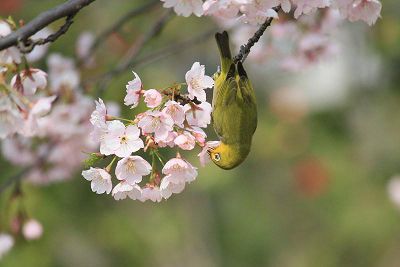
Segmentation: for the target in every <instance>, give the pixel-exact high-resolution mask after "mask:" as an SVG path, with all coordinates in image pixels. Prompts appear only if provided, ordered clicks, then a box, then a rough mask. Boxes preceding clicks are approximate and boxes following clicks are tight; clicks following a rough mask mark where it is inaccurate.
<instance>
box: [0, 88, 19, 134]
mask: <svg viewBox="0 0 400 267" xmlns="http://www.w3.org/2000/svg"><path fill="white" fill-rule="evenodd" d="M22 120H23V119H22V116H21V114H20V112H19V110H18V108H17V106H16V105H15V104H14V103H13V102H12V101H11V99H10V98H9V97H8V96H7V95H5V94H2V93H0V138H2V139H4V138H6V137H7V136H9V135H12V134H13V133H15V132H17V131H19V130H20V129H21V126H22Z"/></svg>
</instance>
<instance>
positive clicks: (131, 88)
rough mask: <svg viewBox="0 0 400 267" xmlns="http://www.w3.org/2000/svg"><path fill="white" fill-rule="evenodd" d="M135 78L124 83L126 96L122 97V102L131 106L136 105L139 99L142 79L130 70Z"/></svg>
mask: <svg viewBox="0 0 400 267" xmlns="http://www.w3.org/2000/svg"><path fill="white" fill-rule="evenodd" d="M132 73H133V75H135V78H134V79H133V80H132V81H129V82H128V84H127V85H126V96H125V98H124V104H125V105H126V106H131V108H135V107H137V105H138V104H139V99H140V91H141V90H142V81H141V80H140V77H139V76H138V75H137V74H136V72H134V71H132Z"/></svg>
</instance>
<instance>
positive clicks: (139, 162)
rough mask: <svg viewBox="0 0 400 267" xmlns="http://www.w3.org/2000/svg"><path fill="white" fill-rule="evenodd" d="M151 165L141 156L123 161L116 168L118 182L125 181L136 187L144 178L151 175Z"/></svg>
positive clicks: (130, 157)
mask: <svg viewBox="0 0 400 267" xmlns="http://www.w3.org/2000/svg"><path fill="white" fill-rule="evenodd" d="M151 169H152V168H151V165H150V164H149V163H148V162H147V161H146V160H144V159H143V158H142V157H140V156H129V157H126V158H123V159H121V160H120V161H118V163H117V167H116V168H115V175H116V176H117V179H118V180H125V181H126V182H127V183H129V184H131V185H134V184H136V183H140V182H141V181H142V177H143V176H146V175H149V174H150V172H151Z"/></svg>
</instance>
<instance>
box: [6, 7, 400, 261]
mask: <svg viewBox="0 0 400 267" xmlns="http://www.w3.org/2000/svg"><path fill="white" fill-rule="evenodd" d="M61 2H63V1H60V0H57V1H56V0H41V1H38V0H0V15H2V16H8V15H12V16H13V17H14V19H15V20H16V21H18V20H19V19H24V20H25V21H30V20H31V19H32V18H34V17H35V16H37V14H38V13H40V12H41V11H44V10H47V9H49V8H50V7H53V6H55V5H57V4H59V3H61ZM145 2H146V1H106V0H98V1H96V2H94V3H93V4H91V5H90V6H89V7H87V8H85V9H83V10H82V11H81V12H80V13H79V14H78V15H77V17H76V18H75V22H74V24H73V25H72V27H71V29H70V30H69V32H68V33H67V34H66V35H64V36H62V37H61V38H60V39H59V40H58V41H57V42H55V43H54V44H52V45H51V46H50V48H49V51H50V52H59V53H62V54H63V55H65V56H72V57H73V56H74V54H75V43H76V40H77V38H78V36H79V34H80V33H81V32H83V31H90V32H93V33H95V34H96V33H99V32H101V31H102V30H103V29H104V28H106V27H107V26H109V25H110V24H111V23H112V22H114V21H116V20H117V19H118V18H119V17H120V16H121V14H123V13H125V12H126V11H127V10H129V9H132V8H133V7H135V6H140V5H142V4H143V3H145ZM382 4H383V10H382V19H379V20H378V22H377V24H376V25H375V26H373V27H368V26H366V25H365V24H364V23H361V22H357V23H349V22H344V23H342V24H340V25H339V26H338V31H337V33H335V35H334V36H335V38H336V40H337V43H338V46H339V52H338V53H337V54H336V55H335V56H332V57H330V58H328V59H324V60H321V61H320V62H319V63H318V64H313V65H312V66H309V67H307V68H304V69H303V70H301V71H298V72H287V71H283V70H282V69H281V68H279V67H277V66H276V65H275V64H271V63H268V62H264V63H262V64H261V63H259V62H255V61H251V60H250V59H249V60H247V61H246V64H245V67H246V69H247V71H248V73H249V76H250V77H251V79H252V81H253V84H254V88H256V90H257V92H256V93H257V99H258V106H259V121H258V123H259V124H258V129H257V131H256V133H255V136H254V140H253V148H252V151H251V153H250V155H249V158H248V159H247V160H246V161H245V162H244V163H243V164H242V165H240V166H239V167H238V168H236V169H234V170H231V171H224V170H221V169H219V168H217V167H216V166H214V165H212V164H210V165H208V166H207V167H206V168H201V169H199V176H198V178H197V180H196V181H195V182H193V183H192V184H190V185H189V186H187V188H186V189H185V191H184V192H183V193H181V194H178V195H174V196H173V197H171V198H170V199H169V200H168V201H163V202H161V203H152V202H146V203H141V202H138V201H129V200H125V201H120V202H117V201H115V200H114V199H113V198H112V197H111V196H109V195H100V196H99V195H96V194H95V193H93V192H91V191H90V186H89V183H88V182H87V181H86V180H84V179H83V178H82V177H81V176H80V172H79V171H78V172H77V174H76V177H74V179H71V180H68V181H64V182H59V183H54V184H51V185H48V186H44V187H36V186H32V185H30V184H24V185H23V187H22V189H23V194H24V197H23V199H22V200H21V201H23V202H24V205H25V207H26V210H27V212H28V213H29V214H31V215H32V216H34V217H35V218H37V219H38V220H39V221H40V222H41V223H42V224H43V227H44V234H43V237H42V238H41V239H40V240H37V241H30V242H28V241H24V240H22V239H21V240H18V241H20V242H18V243H17V244H16V246H15V247H14V248H13V249H12V251H11V252H10V253H9V254H8V255H7V256H5V257H4V259H2V261H1V262H0V266H7V267H20V266H52V267H53V266H60V267H63V266H86V267H87V266H96V267H102V266H164V267H170V266H174V267H177V266H195V267H196V266H230V267H234V266H238V267H239V266H272V267H314V266H315V267H320V266H324V267H334V266H340V267H345V266H349V267H350V266H351V267H357V266H363V267H368V266H371V267H372V266H379V267H398V266H400V207H396V205H395V204H394V203H392V202H391V201H390V197H389V195H388V190H387V184H388V181H389V179H390V178H391V177H392V176H394V175H396V174H398V173H400V120H399V114H400V87H399V85H400V72H399V71H400V23H399V22H400V17H399V16H398V14H399V12H400V2H399V1H397V0H384V1H382ZM160 6H161V5H160ZM164 11H165V10H163V9H161V8H159V9H154V10H152V11H149V12H148V13H147V14H146V15H143V16H140V17H137V18H134V19H132V20H130V21H129V22H128V23H126V25H125V26H124V27H123V29H122V31H120V34H119V35H115V36H111V37H110V38H109V39H108V40H107V42H106V43H105V44H104V45H102V46H101V47H99V49H98V50H97V53H96V61H97V63H98V64H97V65H96V67H94V68H91V69H88V70H84V71H83V73H82V79H83V80H85V78H86V77H91V76H93V75H94V74H97V73H102V72H104V71H107V70H109V69H112V68H113V66H115V64H116V62H118V60H119V59H120V57H121V56H122V55H123V54H124V51H126V44H127V43H128V44H129V43H131V42H132V40H135V38H136V36H138V35H139V34H141V33H143V32H145V31H146V30H147V29H148V28H149V27H150V25H152V24H153V23H154V21H155V20H156V19H157V18H158V17H159V16H160V14H161V13H162V12H164ZM60 24H61V22H60V23H55V24H54V25H52V26H51V27H52V28H53V27H54V29H57V25H60ZM213 27H216V24H215V22H214V21H213V20H212V19H210V18H208V17H202V18H197V17H194V16H191V17H189V18H183V17H176V16H175V17H174V18H172V20H171V21H170V22H169V23H168V24H167V25H166V26H165V28H164V29H163V31H162V33H160V35H159V36H157V38H155V39H154V40H152V41H151V42H149V43H148V44H147V45H146V46H145V48H144V49H143V54H146V52H151V51H153V50H155V49H158V48H162V47H165V46H167V45H170V44H171V43H174V42H177V41H179V40H185V39H188V38H190V37H192V36H195V35H196V34H199V33H202V32H204V31H206V30H207V29H213ZM266 35H268V30H267V32H266ZM121 36H122V37H123V38H122V37H121ZM236 51H237V50H236ZM195 61H200V62H201V64H205V65H206V72H207V73H208V75H212V73H213V72H214V71H215V70H216V67H217V65H218V58H217V49H216V45H215V43H214V40H213V38H209V39H208V40H206V41H201V42H199V43H198V44H196V45H193V47H191V48H189V49H185V50H184V51H180V52H179V53H174V54H173V55H170V56H167V57H164V58H162V59H160V60H157V61H154V62H151V63H149V64H142V65H139V66H138V67H137V68H136V67H135V68H134V70H135V71H136V72H138V73H139V75H140V77H141V79H142V81H143V83H144V85H145V86H146V87H148V88H153V87H154V88H157V87H165V86H166V85H169V84H171V83H173V82H175V81H178V82H180V81H182V80H183V79H184V74H185V73H186V71H187V70H188V69H190V67H191V65H192V63H193V62H195ZM36 66H37V67H40V68H41V67H42V68H43V69H45V68H46V67H45V66H46V65H45V60H42V61H40V62H38V63H37V65H36ZM131 79H132V75H131V72H130V71H126V72H124V73H123V74H122V75H120V76H118V77H115V78H114V79H112V81H111V82H110V84H109V85H108V86H107V88H106V91H105V94H104V99H105V100H113V101H115V102H117V103H121V104H122V102H123V98H124V96H125V84H126V83H127V81H128V80H131ZM122 112H123V114H124V115H127V116H128V115H129V114H130V113H129V112H132V111H130V110H129V109H123V110H122ZM208 133H209V134H210V135H211V136H212V135H213V132H212V129H209V132H208ZM185 156H186V157H188V158H190V159H192V162H195V163H196V164H197V166H199V163H198V159H197V157H196V153H188V154H187V155H185ZM0 169H1V172H0V173H1V174H0V181H3V180H6V179H7V177H9V176H10V175H11V174H12V173H14V172H15V170H16V169H15V168H13V167H12V166H11V165H10V164H9V163H8V162H7V161H6V160H4V159H1V158H0ZM9 194H10V192H8V191H7V192H5V193H3V194H2V195H1V196H0V198H1V201H2V202H1V203H0V204H1V210H2V211H4V210H5V209H6V207H7V203H8V198H9ZM0 216H1V215H0ZM1 217H3V216H1ZM4 217H5V216H4ZM2 220H4V218H2Z"/></svg>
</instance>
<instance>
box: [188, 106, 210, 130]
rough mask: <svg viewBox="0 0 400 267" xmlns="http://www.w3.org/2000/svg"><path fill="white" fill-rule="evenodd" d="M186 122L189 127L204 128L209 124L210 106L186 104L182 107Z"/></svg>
mask: <svg viewBox="0 0 400 267" xmlns="http://www.w3.org/2000/svg"><path fill="white" fill-rule="evenodd" d="M183 108H184V110H185V114H186V120H187V122H188V123H189V124H190V125H191V126H198V127H202V128H205V127H207V125H208V124H210V122H211V111H212V107H211V104H210V103H208V102H202V103H200V104H199V105H195V104H186V105H185V106H184V107H183Z"/></svg>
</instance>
